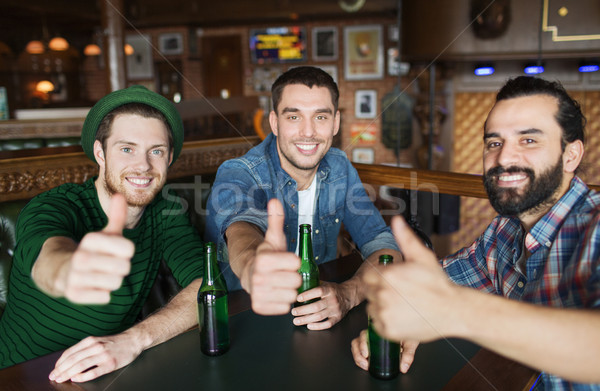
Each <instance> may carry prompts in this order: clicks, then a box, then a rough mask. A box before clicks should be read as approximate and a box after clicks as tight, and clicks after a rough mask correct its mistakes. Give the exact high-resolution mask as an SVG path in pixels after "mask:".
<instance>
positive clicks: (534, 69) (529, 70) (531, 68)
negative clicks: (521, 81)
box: [523, 62, 544, 75]
mask: <svg viewBox="0 0 600 391" xmlns="http://www.w3.org/2000/svg"><path fill="white" fill-rule="evenodd" d="M523 72H525V74H527V75H539V74H540V73H544V66H543V65H542V64H541V63H539V62H538V63H537V64H535V65H534V64H529V65H527V66H525V69H523Z"/></svg>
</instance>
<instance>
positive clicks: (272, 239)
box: [265, 198, 287, 251]
mask: <svg viewBox="0 0 600 391" xmlns="http://www.w3.org/2000/svg"><path fill="white" fill-rule="evenodd" d="M267 215H268V219H267V232H266V233H265V242H267V243H269V244H270V245H271V246H272V247H273V249H275V250H280V251H285V250H286V249H287V244H286V240H285V233H284V232H283V223H284V219H285V213H284V211H283V205H281V202H279V200H278V199H276V198H273V199H272V200H270V201H269V203H268V204H267Z"/></svg>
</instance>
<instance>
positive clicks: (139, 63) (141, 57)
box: [125, 34, 154, 80]
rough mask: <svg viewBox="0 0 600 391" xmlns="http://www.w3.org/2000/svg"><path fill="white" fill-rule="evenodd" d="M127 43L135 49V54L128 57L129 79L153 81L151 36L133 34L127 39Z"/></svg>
mask: <svg viewBox="0 0 600 391" xmlns="http://www.w3.org/2000/svg"><path fill="white" fill-rule="evenodd" d="M125 42H126V43H128V44H130V45H131V47H133V54H132V55H130V56H127V59H126V65H127V78H128V79H129V80H140V79H152V77H153V73H154V71H153V66H152V48H151V46H150V36H149V35H146V34H131V35H127V36H126V37H125Z"/></svg>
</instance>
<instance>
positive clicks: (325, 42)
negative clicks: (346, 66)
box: [312, 26, 338, 61]
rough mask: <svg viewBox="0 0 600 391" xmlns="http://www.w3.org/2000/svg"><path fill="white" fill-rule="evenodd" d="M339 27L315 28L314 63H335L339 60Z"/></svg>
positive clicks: (313, 33) (313, 37)
mask: <svg viewBox="0 0 600 391" xmlns="http://www.w3.org/2000/svg"><path fill="white" fill-rule="evenodd" d="M337 32H338V30H337V27H334V26H329V27H315V28H313V29H312V58H313V61H334V60H337V58H338V33H337Z"/></svg>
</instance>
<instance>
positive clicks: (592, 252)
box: [581, 213, 600, 308]
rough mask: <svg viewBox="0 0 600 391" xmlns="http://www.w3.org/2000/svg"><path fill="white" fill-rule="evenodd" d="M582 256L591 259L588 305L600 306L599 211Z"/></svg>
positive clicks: (589, 227)
mask: <svg viewBox="0 0 600 391" xmlns="http://www.w3.org/2000/svg"><path fill="white" fill-rule="evenodd" d="M584 243H585V244H584V246H583V248H582V253H581V258H582V259H585V260H589V261H590V268H591V275H590V278H589V280H588V282H587V289H586V292H587V294H588V295H589V296H588V298H587V300H586V301H587V302H586V303H585V306H586V307H590V308H600V213H597V214H596V215H595V216H594V218H593V219H592V221H591V223H590V225H589V226H588V229H587V232H586V235H585V241H584Z"/></svg>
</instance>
